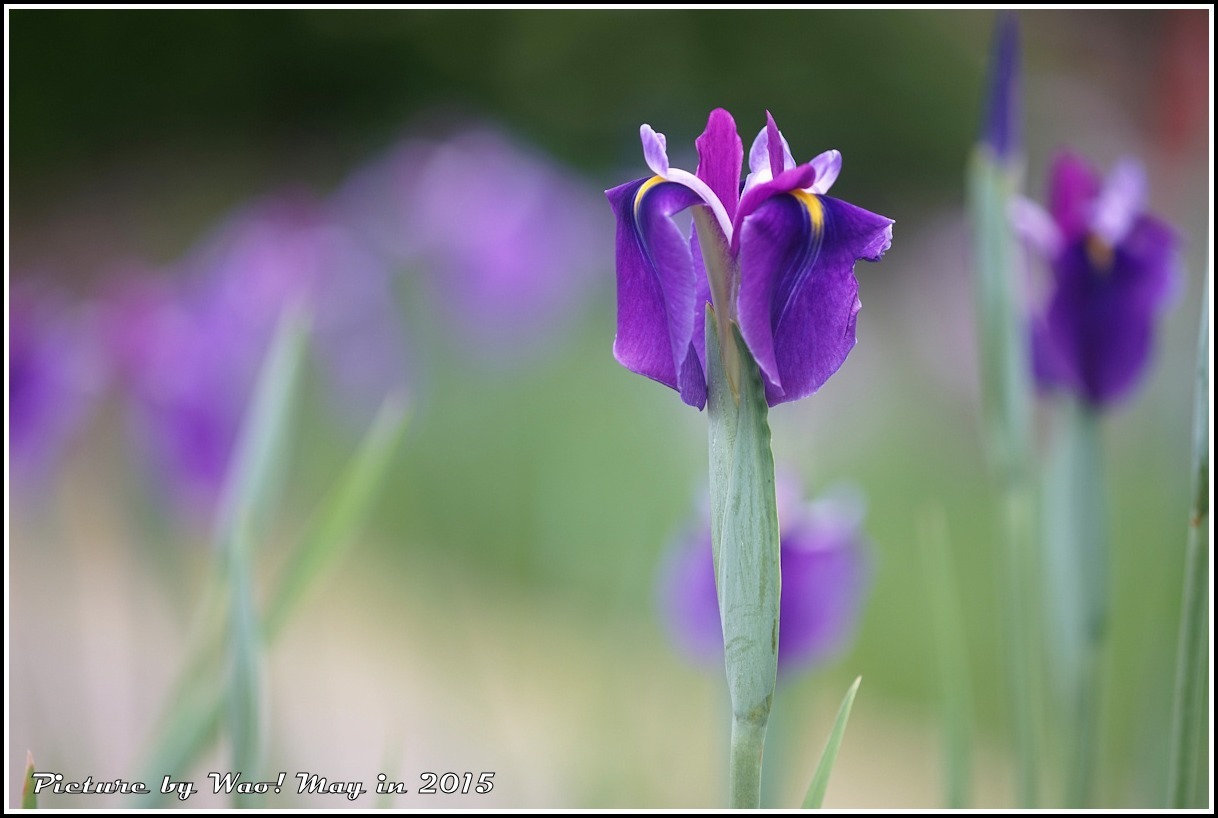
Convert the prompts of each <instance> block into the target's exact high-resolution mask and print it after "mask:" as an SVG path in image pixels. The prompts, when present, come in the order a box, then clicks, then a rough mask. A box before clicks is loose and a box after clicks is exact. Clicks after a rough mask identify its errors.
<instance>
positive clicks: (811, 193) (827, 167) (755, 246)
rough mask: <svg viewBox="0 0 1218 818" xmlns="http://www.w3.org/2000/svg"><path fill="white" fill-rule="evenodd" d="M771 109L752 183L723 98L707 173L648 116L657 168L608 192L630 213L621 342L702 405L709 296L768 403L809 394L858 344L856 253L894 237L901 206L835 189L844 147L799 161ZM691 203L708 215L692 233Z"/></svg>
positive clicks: (705, 153)
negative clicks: (683, 162)
mask: <svg viewBox="0 0 1218 818" xmlns="http://www.w3.org/2000/svg"><path fill="white" fill-rule="evenodd" d="M767 119H768V122H767V125H766V127H765V128H763V129H762V130H761V132H760V133H759V134H758V135H757V138H756V140H755V141H754V143H753V146H752V149H751V150H750V151H749V169H750V171H751V172H750V174H749V177H748V179H747V180H746V182H745V184H744V187H743V189H741V186H740V172H741V166H742V162H743V146H742V143H741V140H740V137H739V135H738V134H737V133H736V123H735V121H734V120H733V119H732V116H731V114H729V113H728V112H727V111H725V110H723V109H722V108H719V109H716V110H714V111H712V112H711V115H710V118H709V120H708V121H707V125H706V130H705V131H704V132H703V134H702V136H700V137H699V138H698V140H697V147H698V157H699V161H698V170H697V173H696V174H691V173H689V172H688V171H684V170H680V169H678V168H672V167H670V166H669V164H668V155H667V142H666V140H665V138H664V136H663V134H659V133H656V132H655V131H654V130H652V128H651V126H649V125H644V126H642V128H641V129H640V133H641V137H642V141H643V154H644V156H645V158H646V160H647V165H648V167H649V168H651V170H652V172H653V174H654V175H653V176H651V177H645V178H642V179H636V180H634V181H632V182H627V183H626V184H624V185H620V186H618V187H616V188H613V189H611V190H608V191H606V195H607V196H608V197H609V201H610V203H611V204H612V205H613V208H614V213H615V214H616V216H617V223H618V228H617V280H618V331H617V338H616V340H615V341H614V355H615V356H616V357H617V359H618V361H619V362H620V363H622V365H624V366H625V367H626V368H628V369H630V370H632V371H634V372H637V373H639V374H641V375H646V376H647V377H649V378H652V379H654V380H657V381H659V382H661V383H663V384H666V385H667V386H670V387H672V388H674V389H676V390H677V391H678V392H679V393H680V394H681V398H682V400H684V401H685V402H686V403H688V404H690V405H691V406H697V407H699V408H701V407H702V406H704V405H705V403H706V377H705V374H704V373H705V366H706V349H705V338H704V334H703V333H704V324H705V314H704V313H703V309H704V306H705V304H707V303H711V304H713V305H714V309H715V310H716V312H717V313H718V314H719V315H720V316H721V317H725V318H726V320H720V322H719V326H720V330H721V332H725V333H726V332H728V331H730V330H729V327H730V323H731V321H736V322H737V323H738V324H739V326H740V331H741V334H742V335H743V337H744V340H745V342H746V344H747V345H748V347H749V350H750V352H752V354H753V357H754V358H755V359H756V361H757V364H758V365H759V366H760V368H761V372H762V375H763V378H764V380H765V389H766V400H767V402H768V403H769V404H770V405H771V406H774V405H776V404H779V403H784V402H786V401H791V400H797V399H799V398H802V397H805V396H807V395H810V394H811V393H813V392H815V391H816V390H817V389H819V388H820V386H821V384H823V383H824V382H825V381H826V380H827V379H828V378H829V376H830V375H832V374H833V373H834V372H836V371H837V369H838V367H840V366H841V365H842V362H843V361H844V360H845V359H846V356H847V355H848V354H849V352H850V350H851V349H852V348H853V347H854V343H855V320H856V316H857V314H858V310H859V307H860V303H859V300H858V281H857V279H855V277H854V263H855V262H856V261H858V260H859V259H865V260H867V261H876V260H878V259H879V258H880V257H881V256H882V255H883V253H884V251H885V250H887V249H888V247H889V245H890V244H891V241H892V220H891V219H888V218H885V217H883V216H879V215H876V214H875V213H871V212H869V211H866V210H863V209H862V208H859V207H855V206H854V205H851V204H848V203H846V202H843V201H841V200H840V199H835V198H832V197H830V196H826V195H825V193H826V192H827V191H828V189H829V187H830V186H831V185H832V184H833V182H834V181H835V180H836V179H837V175H838V173H839V171H840V169H841V154H839V153H838V152H837V151H827V152H825V153H822V154H821V155H819V156H817V157H816V158H815V159H813V160H812V161H811V162H808V163H807V164H804V165H796V164H795V160H794V159H793V158H792V156H791V152H790V149H789V148H788V147H787V143H786V140H785V139H784V138H783V137H782V134H781V132H780V131H779V130H778V126H777V125H776V124H775V123H774V119H773V117H771V116H769V115H768V114H767ZM690 208H694V219H695V223H696V228H695V230H694V233H693V235H692V236H691V238H690V239H689V240H686V238H685V234H684V233H683V232H682V230H681V228H680V226H678V224H677V223H676V221H675V220H674V216H676V215H677V214H678V213H680V212H682V211H684V210H687V209H690ZM702 208H705V210H701V209H702ZM707 211H709V215H710V216H713V219H712V218H710V217H709V216H708V214H707ZM721 346H723V347H724V348H725V349H726V348H728V346H729V345H727V344H721Z"/></svg>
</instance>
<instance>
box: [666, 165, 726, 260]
mask: <svg viewBox="0 0 1218 818" xmlns="http://www.w3.org/2000/svg"><path fill="white" fill-rule="evenodd" d="M660 175H661V176H663V177H664V178H665V179H666V180H667V181H669V182H676V183H677V184H679V185H685V187H687V188H689V189H690V190H692V191H693V192H694V193H697V194H698V196H699V197H700V198H701V199H702V201H703V202H705V203H706V204H707V206H708V207H710V209H711V212H712V213H714V214H715V220H716V221H718V222H719V227H721V228H722V229H723V236H724V238H726V239H727V241H728V243H729V244H730V243H731V241H732V220H731V219H730V218H728V215H727V208H725V207H724V206H723V202H721V201H719V197H718V196H716V195H715V191H713V190H711V189H710V186H709V185H707V184H706V182H703V181H702V180H701V179H699V178H698V177H697V176H694V175H693V174H692V173H690V172H689V171H687V170H681V169H680V168H669V169H668V172H667V173H663V174H660Z"/></svg>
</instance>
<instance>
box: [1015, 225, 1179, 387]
mask: <svg viewBox="0 0 1218 818" xmlns="http://www.w3.org/2000/svg"><path fill="white" fill-rule="evenodd" d="M1176 248H1177V241H1176V237H1175V234H1174V233H1173V232H1172V231H1171V230H1170V229H1169V228H1168V227H1167V226H1166V225H1165V224H1163V223H1162V222H1160V221H1158V220H1157V219H1154V218H1151V217H1146V216H1144V217H1141V218H1139V219H1137V221H1135V222H1134V225H1133V227H1132V228H1131V229H1130V230H1129V232H1128V235H1127V237H1126V240H1125V241H1124V242H1123V243H1122V244H1120V245H1119V246H1118V247H1117V248H1116V250H1115V253H1114V255H1113V258H1112V262H1111V266H1110V267H1109V268H1107V269H1105V270H1103V271H1099V270H1097V269H1096V268H1095V266H1094V264H1093V261H1092V259H1091V255H1090V254H1089V252H1088V248H1087V245H1086V242H1085V241H1084V240H1081V239H1080V240H1078V241H1075V242H1073V243H1072V244H1070V245H1069V246H1068V247H1067V248H1066V249H1065V250H1064V251H1063V253H1062V254H1061V256H1060V257H1059V258H1058V260H1057V262H1056V263H1055V264H1054V277H1055V288H1054V291H1053V295H1052V298H1051V299H1050V302H1049V306H1048V310H1047V311H1046V313H1045V316H1044V318H1043V320H1042V321H1040V322H1038V323H1036V324H1034V325H1033V335H1032V341H1033V362H1034V364H1035V367H1036V370H1035V372H1036V377H1037V381H1038V382H1039V383H1040V384H1041V386H1044V387H1053V386H1063V387H1067V388H1069V389H1071V390H1072V391H1075V392H1076V393H1078V394H1080V395H1082V397H1083V398H1084V399H1085V400H1087V401H1088V402H1089V403H1091V404H1092V405H1093V406H1103V405H1106V404H1110V403H1112V402H1114V401H1116V400H1119V399H1120V398H1122V397H1124V396H1125V395H1127V394H1128V393H1129V392H1130V390H1132V389H1133V387H1134V386H1135V385H1136V384H1137V381H1138V379H1139V378H1140V376H1141V374H1142V373H1143V372H1144V371H1145V368H1146V364H1147V362H1148V360H1149V357H1150V352H1151V345H1152V339H1153V328H1154V320H1155V317H1156V315H1157V313H1158V311H1159V309H1160V308H1161V307H1162V305H1163V302H1164V301H1165V300H1167V299H1168V298H1169V297H1170V295H1171V293H1172V291H1173V288H1174V286H1175V285H1176V281H1177V278H1178V275H1177V273H1178V270H1177V255H1176Z"/></svg>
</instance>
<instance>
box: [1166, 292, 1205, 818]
mask: <svg viewBox="0 0 1218 818" xmlns="http://www.w3.org/2000/svg"><path fill="white" fill-rule="evenodd" d="M1206 289H1207V290H1208V289H1209V282H1208V281H1207V282H1206ZM1201 303H1202V305H1203V306H1202V312H1201V333H1200V337H1199V338H1198V341H1197V385H1196V390H1195V392H1194V395H1193V399H1194V401H1195V405H1194V408H1193V458H1192V481H1193V502H1192V506H1193V507H1192V514H1191V516H1190V518H1189V529H1188V545H1187V550H1186V551H1185V557H1184V559H1185V567H1184V599H1183V601H1182V603H1181V606H1182V609H1181V615H1180V636H1179V641H1178V643H1177V645H1178V646H1177V656H1176V689H1175V697H1174V699H1175V700H1174V702H1173V705H1172V722H1171V745H1170V747H1169V758H1170V762H1169V764H1168V802H1167V806H1168V807H1170V808H1172V809H1184V808H1187V807H1190V806H1193V805H1194V804H1195V803H1196V802H1193V801H1192V799H1194V798H1195V795H1194V793H1195V791H1196V789H1197V783H1198V782H1199V781H1202V780H1203V778H1204V776H1203V775H1202V774H1201V773H1202V763H1201V762H1202V761H1204V759H1205V743H1204V740H1203V735H1204V734H1203V728H1202V725H1204V724H1208V723H1209V721H1208V719H1206V718H1205V706H1206V700H1205V695H1206V690H1208V689H1209V685H1208V684H1207V679H1206V676H1207V672H1208V668H1207V662H1206V650H1207V647H1208V638H1207V625H1208V616H1209V589H1208V586H1207V582H1208V578H1209V571H1210V566H1209V559H1210V553H1209V545H1208V543H1207V542H1206V529H1207V525H1206V521H1207V520H1208V518H1209V513H1210V509H1209V488H1210V486H1209V465H1210V460H1209V445H1210V439H1209V421H1210V417H1209V394H1210V390H1209V347H1208V341H1209V334H1210V318H1209V303H1210V300H1209V295H1208V292H1207V294H1206V297H1205V298H1204V299H1203V300H1202V302H1201ZM1200 803H1202V804H1203V803H1204V801H1203V800H1202V801H1201V802H1200Z"/></svg>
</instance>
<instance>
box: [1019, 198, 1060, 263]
mask: <svg viewBox="0 0 1218 818" xmlns="http://www.w3.org/2000/svg"><path fill="white" fill-rule="evenodd" d="M1008 215H1009V217H1010V219H1011V226H1012V227H1013V228H1014V230H1015V234H1016V235H1017V236H1019V238H1020V239H1022V240H1023V241H1024V242H1025V243H1026V244H1028V245H1031V247H1032V248H1033V249H1035V250H1036V251H1037V252H1038V253H1039V254H1040V255H1041V256H1042V257H1043V258H1046V259H1053V258H1056V257H1057V254H1058V253H1060V252H1061V250H1062V245H1063V243H1064V239H1063V237H1062V231H1061V229H1060V228H1059V227H1058V226H1057V222H1055V221H1053V217H1052V216H1050V215H1049V213H1048V212H1047V211H1046V210H1045V209H1044V208H1043V207H1041V206H1040V205H1038V204H1037V203H1036V202H1034V201H1032V200H1031V199H1027V198H1024V197H1023V196H1016V197H1015V198H1014V199H1012V200H1011V204H1010V207H1009V211H1008Z"/></svg>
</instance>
